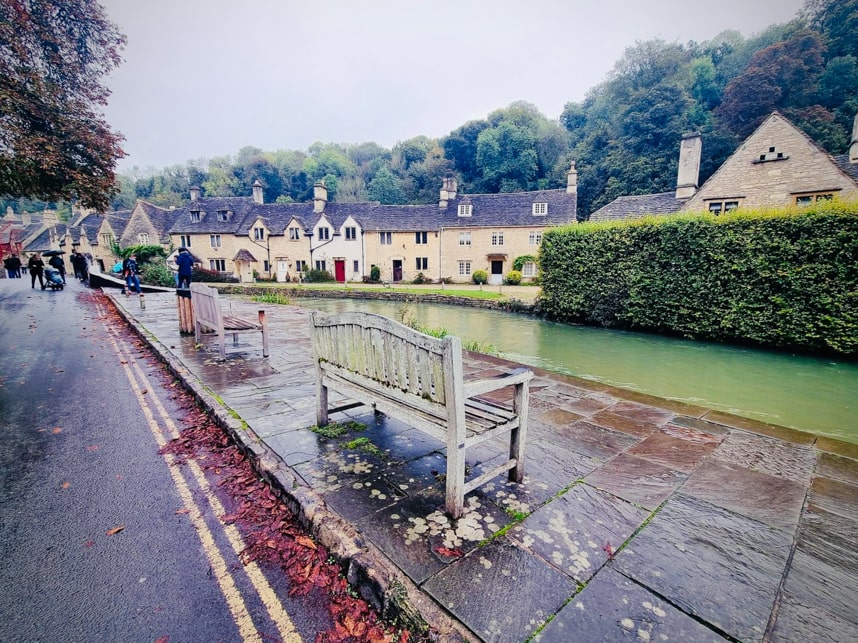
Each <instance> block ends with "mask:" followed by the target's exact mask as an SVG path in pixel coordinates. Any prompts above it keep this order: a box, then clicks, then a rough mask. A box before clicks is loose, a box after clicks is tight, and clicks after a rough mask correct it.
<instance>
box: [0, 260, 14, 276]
mask: <svg viewBox="0 0 858 643" xmlns="http://www.w3.org/2000/svg"><path fill="white" fill-rule="evenodd" d="M3 268H4V269H5V270H6V275H7V276H8V277H9V279H14V278H15V269H14V268H12V257H6V258H5V259H4V260H3Z"/></svg>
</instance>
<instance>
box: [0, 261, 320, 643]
mask: <svg viewBox="0 0 858 643" xmlns="http://www.w3.org/2000/svg"><path fill="white" fill-rule="evenodd" d="M0 338H2V339H0V543H2V544H3V564H2V565H0V597H2V600H0V641H2V642H4V643H10V642H13V641H28V642H30V641H64V642H74V641H87V642H92V641H160V642H162V643H165V642H166V641H169V642H170V643H175V642H177V641H277V640H287V641H301V640H313V637H314V634H315V632H317V631H319V630H320V629H321V630H324V629H326V628H327V626H328V625H329V624H328V623H327V622H326V618H327V617H326V615H325V614H322V613H319V611H318V610H317V609H316V608H314V606H313V605H312V604H307V602H306V601H305V602H304V603H303V604H301V603H300V601H299V602H298V603H293V602H288V601H287V600H286V599H285V598H284V597H285V595H286V592H287V590H288V588H287V587H286V586H285V585H284V581H283V580H282V579H280V578H277V577H273V578H272V577H271V574H270V573H269V574H267V576H266V574H265V573H263V572H262V571H260V570H258V569H256V568H255V567H254V566H252V565H251V566H245V565H242V564H241V563H240V562H239V559H238V553H237V551H240V548H241V543H240V542H238V543H236V542H235V538H236V536H235V534H234V533H231V532H230V530H229V528H228V527H225V526H224V525H222V524H220V522H219V521H218V520H217V516H218V515H219V512H220V514H221V515H222V512H223V510H222V507H219V506H218V505H217V500H216V498H215V497H214V494H213V493H212V491H211V489H209V488H208V487H207V484H206V482H205V479H204V478H203V477H200V476H196V475H194V474H193V472H192V471H191V470H190V469H189V468H188V467H175V466H172V467H171V466H170V465H169V456H163V455H161V454H159V451H158V450H159V445H160V444H163V443H164V442H165V441H166V440H168V439H170V438H171V437H174V436H175V434H176V431H177V430H179V429H180V428H181V427H180V418H181V416H182V410H181V408H179V407H178V405H177V402H176V401H175V400H174V399H173V397H174V396H173V395H172V394H171V393H172V391H171V389H170V388H169V385H168V383H167V382H165V381H164V376H163V372H162V371H161V367H160V366H159V365H157V364H156V363H155V362H153V361H152V360H151V359H150V358H149V355H148V352H147V350H146V349H145V347H144V346H142V345H141V344H140V342H139V340H137V339H136V338H135V337H134V336H133V335H132V334H131V332H130V331H129V330H128V329H127V328H125V327H124V326H123V325H121V324H118V323H116V318H115V317H114V316H113V315H112V314H110V313H109V309H108V308H107V306H106V305H105V301H104V299H103V298H101V297H100V296H98V295H97V294H96V293H94V292H93V291H90V290H88V289H87V288H85V287H84V286H82V285H81V284H79V283H77V282H75V281H74V279H73V278H69V283H68V285H67V286H66V288H65V290H63V291H57V292H53V291H50V290H46V291H41V290H39V289H38V283H37V286H36V289H35V290H32V289H31V288H30V283H29V279H28V278H24V279H14V280H10V279H0Z"/></svg>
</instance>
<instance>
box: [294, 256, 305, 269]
mask: <svg viewBox="0 0 858 643" xmlns="http://www.w3.org/2000/svg"><path fill="white" fill-rule="evenodd" d="M295 272H307V262H306V261H304V260H303V259H296V260H295Z"/></svg>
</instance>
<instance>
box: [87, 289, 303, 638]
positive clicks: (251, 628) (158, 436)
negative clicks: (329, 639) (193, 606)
mask: <svg viewBox="0 0 858 643" xmlns="http://www.w3.org/2000/svg"><path fill="white" fill-rule="evenodd" d="M98 306H99V307H101V304H99V305H98ZM109 332H110V341H111V344H112V345H113V348H114V350H115V351H116V352H117V354H119V355H120V356H121V357H123V358H124V359H122V360H121V362H122V367H123V370H124V371H125V374H126V377H127V378H128V381H129V383H130V385H131V389H132V391H133V392H134V395H135V397H136V399H137V402H138V404H139V406H140V409H141V411H142V412H143V414H144V416H145V418H146V422H147V425H148V427H149V430H150V431H151V432H152V435H153V436H154V438H155V441H156V443H157V444H158V446H159V448H160V447H163V446H164V445H165V444H166V443H167V442H168V441H169V440H170V439H173V438H176V437H178V436H179V434H180V432H179V429H178V427H177V426H176V424H175V423H174V422H173V420H172V418H170V416H169V414H168V413H167V411H166V409H165V408H164V405H163V404H162V403H161V400H160V399H159V398H158V395H157V394H156V393H155V392H154V390H153V387H152V386H151V385H150V384H149V378H148V376H147V375H146V374H145V373H144V372H143V370H142V369H141V368H140V365H139V363H138V362H137V360H136V358H135V357H134V356H133V355H131V353H130V352H129V351H128V350H127V349H125V347H124V346H122V345H121V343H120V342H119V341H118V338H117V335H118V333H117V331H116V330H115V329H113V328H111V329H110V331H109ZM135 375H136V377H135ZM140 383H143V385H144V387H141V386H140ZM144 388H145V390H146V393H144ZM150 402H151V404H152V405H154V406H155V408H156V410H157V412H158V415H159V416H160V418H161V421H162V422H163V423H164V425H165V428H166V431H164V430H162V428H161V425H160V424H159V422H158V420H157V419H156V417H155V414H154V413H153V412H152V408H151V407H150ZM165 433H166V435H165ZM164 459H165V460H166V461H167V464H168V469H169V471H170V475H171V477H172V478H173V482H174V484H175V485H176V489H177V490H178V492H179V496H180V497H181V498H182V502H183V503H184V507H185V509H186V510H187V511H188V515H189V517H190V519H191V522H192V524H193V526H194V528H195V530H196V531H197V533H198V535H199V537H200V541H201V543H202V545H203V551H204V552H205V554H206V557H207V558H208V559H209V562H210V564H211V566H212V570H213V572H214V575H215V578H216V580H217V582H218V585H219V586H220V589H221V593H222V594H223V596H224V599H225V600H226V602H227V605H228V607H229V610H230V613H231V614H232V617H233V620H234V621H235V623H236V625H237V626H238V629H239V634H240V635H241V637H242V639H243V640H245V641H260V642H261V640H262V639H261V636H260V634H259V632H258V631H257V629H256V626H255V625H254V623H253V619H252V617H251V615H250V613H249V611H248V609H247V605H246V603H245V602H244V599H243V597H242V596H241V593H240V591H239V590H238V588H237V587H236V585H235V579H234V578H233V576H232V575H231V574H230V571H229V568H228V566H227V564H226V561H225V560H224V558H223V556H222V554H221V552H220V550H219V549H218V546H217V544H216V542H215V539H214V535H213V533H212V532H211V530H210V529H209V527H208V525H207V523H206V521H205V518H204V515H203V512H202V510H201V509H200V507H199V506H198V505H197V504H196V502H195V500H194V497H193V494H192V492H191V489H190V485H189V484H188V482H187V480H186V479H185V477H184V475H183V474H182V472H181V470H180V468H179V467H178V466H175V458H174V457H173V456H172V455H171V454H164ZM187 464H188V465H189V469H190V471H191V472H192V474H193V477H194V479H195V481H196V483H197V485H198V486H199V488H200V489H201V491H202V492H203V495H204V497H205V498H206V499H207V501H208V503H209V507H210V508H211V510H212V512H213V515H214V516H215V518H216V519H217V520H218V524H219V525H220V526H221V527H222V529H223V530H224V534H225V536H226V538H227V540H228V542H229V543H230V546H231V547H232V549H233V551H234V552H235V554H236V556H240V554H241V552H243V551H244V550H245V544H244V540H243V539H242V537H241V534H240V533H239V531H238V528H237V527H235V525H226V524H224V523H222V522H220V516H222V515H224V514H225V510H224V508H223V505H222V504H221V503H220V500H218V498H217V497H216V496H215V494H214V492H213V491H212V489H211V486H210V485H209V483H208V480H206V477H205V474H204V473H203V471H202V470H201V469H200V467H199V465H198V464H197V463H196V462H194V461H193V460H189V461H188V462H187ZM244 569H245V573H246V574H247V577H248V579H249V580H250V582H251V584H252V585H253V587H254V589H255V590H256V593H257V594H258V596H259V599H260V600H261V601H262V603H263V605H265V608H266V610H267V612H268V615H269V617H270V618H271V621H272V622H273V623H274V625H275V626H276V627H277V629H278V631H279V633H280V636H281V638H282V640H283V641H285V642H286V643H301V641H302V639H301V636H300V635H299V634H298V632H297V630H296V629H295V626H294V624H293V623H292V620H291V618H290V617H289V615H288V614H287V613H286V610H285V609H284V607H283V604H282V603H281V602H280V599H279V598H278V596H277V594H276V592H275V591H274V589H273V588H272V587H271V585H270V584H269V583H268V579H266V578H265V575H264V574H263V572H262V570H261V569H260V568H259V566H258V565H257V564H256V563H255V562H253V561H251V562H250V563H248V564H246V565H245V566H244Z"/></svg>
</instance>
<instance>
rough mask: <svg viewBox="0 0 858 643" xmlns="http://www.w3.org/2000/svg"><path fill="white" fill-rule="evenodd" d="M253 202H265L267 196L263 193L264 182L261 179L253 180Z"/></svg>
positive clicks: (259, 203)
mask: <svg viewBox="0 0 858 643" xmlns="http://www.w3.org/2000/svg"><path fill="white" fill-rule="evenodd" d="M252 187H253V202H254V203H256V204H257V205H262V204H263V203H264V202H265V197H264V196H263V195H262V183H260V182H259V179H256V180H255V181H254V182H253V186H252Z"/></svg>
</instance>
